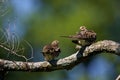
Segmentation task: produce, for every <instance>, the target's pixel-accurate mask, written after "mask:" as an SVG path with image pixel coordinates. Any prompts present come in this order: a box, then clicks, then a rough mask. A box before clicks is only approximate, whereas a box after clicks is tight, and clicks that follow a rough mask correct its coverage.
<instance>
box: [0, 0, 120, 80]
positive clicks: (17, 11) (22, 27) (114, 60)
mask: <svg viewBox="0 0 120 80" xmlns="http://www.w3.org/2000/svg"><path fill="white" fill-rule="evenodd" d="M82 25H84V26H86V27H87V28H88V29H93V30H94V31H95V32H96V33H97V41H99V40H104V39H109V40H114V41H117V42H120V37H119V36H120V35H119V34H120V0H0V28H1V30H2V29H3V30H4V29H9V32H10V33H12V32H14V33H15V34H17V35H18V36H19V41H21V40H22V39H25V40H27V41H28V42H29V43H30V44H31V45H32V48H33V52H34V53H33V59H31V60H30V61H34V62H37V61H43V60H44V59H43V56H42V54H41V50H42V47H43V46H44V45H45V44H48V43H50V42H51V41H53V40H56V39H57V40H59V41H60V47H61V49H62V52H61V54H60V56H59V57H58V58H64V57H66V56H69V55H71V54H73V53H74V52H76V50H75V48H74V47H75V45H74V44H72V43H71V41H70V40H69V39H64V38H61V37H60V36H61V35H72V34H75V32H77V31H79V27H80V26H82ZM1 33H2V31H1ZM10 35H12V34H10ZM26 47H27V46H26ZM0 50H1V52H0V58H4V59H6V58H5V57H6V54H7V53H8V52H5V51H4V50H3V49H1V48H0ZM29 51H30V48H26V52H25V53H24V55H27V56H30V55H31V52H29ZM7 59H12V60H23V59H18V57H16V56H13V55H11V54H9V56H7ZM119 60H120V58H119V57H118V56H116V55H112V54H109V53H107V54H106V53H103V54H99V55H96V56H94V57H91V58H90V59H89V60H87V61H86V62H84V63H81V64H79V65H77V66H76V67H74V68H73V69H72V70H69V71H67V70H58V71H53V72H8V74H6V80H16V79H17V80H21V79H22V80H115V78H116V77H117V76H118V74H120V65H119V64H120V63H119ZM23 61H24V60H23Z"/></svg>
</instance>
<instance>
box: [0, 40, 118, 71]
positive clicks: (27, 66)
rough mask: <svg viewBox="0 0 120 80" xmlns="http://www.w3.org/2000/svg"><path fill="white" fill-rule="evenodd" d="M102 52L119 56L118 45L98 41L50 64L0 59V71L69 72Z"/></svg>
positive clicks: (107, 41) (111, 42)
mask: <svg viewBox="0 0 120 80" xmlns="http://www.w3.org/2000/svg"><path fill="white" fill-rule="evenodd" d="M102 52H107V53H113V54H116V55H120V44H119V43H117V42H114V41H111V40H103V41H98V42H96V43H94V44H92V45H90V46H89V47H87V48H82V49H80V51H77V52H76V53H74V54H72V55H70V56H68V57H65V58H63V59H59V60H54V61H51V62H47V61H43V62H21V61H9V60H3V59H0V71H32V72H49V71H54V70H61V69H67V70H69V69H72V68H73V67H74V66H76V65H77V64H79V63H81V62H83V61H85V60H86V59H87V58H89V57H90V56H93V55H96V54H99V53H102ZM81 53H83V54H84V56H81Z"/></svg>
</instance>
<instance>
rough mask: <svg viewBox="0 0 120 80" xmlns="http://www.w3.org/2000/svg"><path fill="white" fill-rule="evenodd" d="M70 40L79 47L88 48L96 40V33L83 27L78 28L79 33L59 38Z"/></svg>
mask: <svg viewBox="0 0 120 80" xmlns="http://www.w3.org/2000/svg"><path fill="white" fill-rule="evenodd" d="M61 37H66V38H70V39H72V42H73V43H75V44H78V45H80V46H89V45H91V44H92V43H93V42H95V40H96V33H95V32H94V31H92V30H87V29H86V27H85V26H81V27H80V32H77V33H76V34H75V35H70V36H61Z"/></svg>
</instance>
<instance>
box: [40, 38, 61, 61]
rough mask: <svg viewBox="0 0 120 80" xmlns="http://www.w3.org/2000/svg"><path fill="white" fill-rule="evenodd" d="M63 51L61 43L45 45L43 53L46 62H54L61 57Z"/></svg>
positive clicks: (55, 42)
mask: <svg viewBox="0 0 120 80" xmlns="http://www.w3.org/2000/svg"><path fill="white" fill-rule="evenodd" d="M60 52H61V50H60V47H59V41H58V40H54V41H53V42H52V43H51V44H48V45H45V46H44V47H43V50H42V53H43V56H44V59H45V60H46V61H51V60H54V59H55V58H56V57H58V56H59V54H60Z"/></svg>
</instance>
